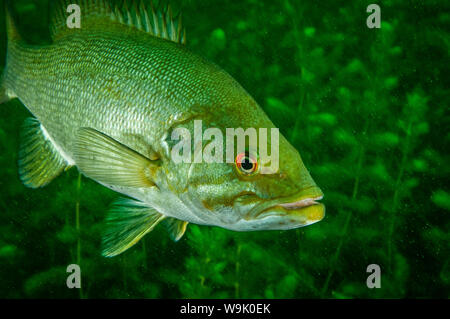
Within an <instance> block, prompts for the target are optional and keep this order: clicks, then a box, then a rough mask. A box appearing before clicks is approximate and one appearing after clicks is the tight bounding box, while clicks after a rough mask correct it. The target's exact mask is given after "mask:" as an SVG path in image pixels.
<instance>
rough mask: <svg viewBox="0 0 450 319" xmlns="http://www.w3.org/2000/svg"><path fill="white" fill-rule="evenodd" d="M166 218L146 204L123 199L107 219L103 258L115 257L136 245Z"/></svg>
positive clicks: (117, 203) (116, 203) (112, 209)
mask: <svg viewBox="0 0 450 319" xmlns="http://www.w3.org/2000/svg"><path fill="white" fill-rule="evenodd" d="M164 218H165V216H164V215H162V214H161V213H158V212H157V211H156V210H155V209H153V208H151V207H149V206H147V205H146V204H145V203H142V202H139V201H136V200H133V199H126V198H121V199H119V200H117V201H116V202H115V203H114V204H113V206H112V208H111V210H110V211H109V212H108V215H107V217H106V229H105V233H104V236H103V243H102V244H103V252H102V254H103V256H105V257H113V256H116V255H119V254H121V253H122V252H124V251H125V250H127V249H128V248H130V247H131V246H133V245H134V244H136V243H137V242H138V241H139V240H140V239H141V238H142V237H143V236H144V235H145V234H147V233H148V232H150V231H152V230H153V228H155V226H156V225H158V223H159V222H160V221H162V220H163V219H164Z"/></svg>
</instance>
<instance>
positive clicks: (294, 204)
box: [275, 195, 323, 210]
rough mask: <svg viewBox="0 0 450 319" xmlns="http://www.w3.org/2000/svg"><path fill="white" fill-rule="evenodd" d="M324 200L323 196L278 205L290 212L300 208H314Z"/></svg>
mask: <svg viewBox="0 0 450 319" xmlns="http://www.w3.org/2000/svg"><path fill="white" fill-rule="evenodd" d="M322 198H323V195H321V196H317V197H308V198H304V199H300V200H297V201H294V202H289V203H283V204H278V205H279V206H281V207H283V208H286V209H288V210H292V209H299V208H303V207H308V206H312V205H318V204H320V203H318V202H316V201H319V200H321V199H322ZM275 206H277V205H275Z"/></svg>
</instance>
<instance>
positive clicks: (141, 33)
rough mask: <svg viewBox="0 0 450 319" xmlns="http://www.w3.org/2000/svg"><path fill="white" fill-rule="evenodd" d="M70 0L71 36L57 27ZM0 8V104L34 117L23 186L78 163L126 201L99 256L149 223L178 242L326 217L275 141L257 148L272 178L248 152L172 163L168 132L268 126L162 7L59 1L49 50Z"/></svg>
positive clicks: (298, 164) (312, 187)
mask: <svg viewBox="0 0 450 319" xmlns="http://www.w3.org/2000/svg"><path fill="white" fill-rule="evenodd" d="M74 2H75V3H78V6H79V8H80V9H81V11H80V13H81V23H80V28H76V27H75V28H69V27H68V23H67V19H68V16H69V14H68V11H67V10H68V5H69V3H74ZM7 11H8V13H7V33H8V52H7V64H6V68H5V71H4V74H3V77H2V84H1V89H0V102H6V101H8V100H10V99H13V98H18V99H19V100H20V101H21V102H22V103H23V104H24V105H25V106H26V107H27V109H28V110H29V111H30V112H31V113H32V114H33V116H34V117H33V118H29V119H27V120H26V121H25V124H24V126H23V128H22V134H21V146H20V151H19V164H18V166H19V174H20V177H21V180H22V181H23V183H24V184H25V185H26V186H29V187H32V188H38V187H43V186H45V185H47V184H48V183H49V182H50V181H51V180H53V179H54V178H55V177H57V176H58V175H59V174H60V173H61V172H62V171H64V170H65V169H67V168H69V167H71V166H76V167H77V168H78V169H79V171H80V172H82V173H83V174H84V175H85V176H87V177H89V178H91V179H93V180H95V181H97V182H98V183H100V184H102V185H104V186H105V187H108V188H110V189H112V190H114V191H116V192H119V193H121V194H123V195H125V196H126V197H124V198H123V199H121V200H118V201H117V202H116V203H114V205H113V206H112V208H111V210H110V211H109V212H108V215H107V217H106V221H107V223H106V227H105V234H104V238H103V255H104V256H115V255H118V254H120V253H122V252H123V251H125V250H126V249H128V248H129V247H131V246H132V245H134V244H135V243H137V242H138V241H139V240H140V239H141V238H142V237H143V236H144V235H145V234H147V233H148V232H150V231H151V230H152V229H153V228H154V227H155V226H156V225H157V224H159V223H162V224H165V225H166V227H167V229H168V231H169V234H170V236H171V237H172V238H173V239H174V240H179V239H180V238H181V237H182V236H183V234H184V233H185V231H186V227H187V224H188V223H195V224H200V225H212V226H219V227H223V228H226V229H231V230H235V231H255V230H271V229H293V228H298V227H302V226H306V225H310V224H312V223H315V222H317V221H320V220H321V219H322V218H323V217H324V214H325V207H324V205H323V204H321V203H318V202H317V201H318V200H320V199H322V197H323V193H322V191H321V190H320V189H319V188H318V187H317V185H316V184H315V182H314V181H313V179H312V178H311V176H310V174H309V172H308V171H307V169H306V168H305V166H304V164H303V162H302V159H301V157H300V154H299V153H298V151H297V150H296V149H295V148H294V147H293V146H292V145H291V144H290V143H289V142H288V141H287V140H286V139H285V138H284V137H283V136H282V135H279V140H277V141H275V140H274V137H273V136H272V135H271V137H270V138H269V139H268V141H267V145H269V146H271V147H272V146H273V145H276V146H277V149H276V150H277V152H278V159H279V160H278V165H277V167H276V169H275V170H273V171H272V172H271V173H270V174H263V173H262V172H263V169H264V167H267V165H269V164H268V163H267V162H265V161H264V158H263V156H260V154H258V150H256V153H255V150H251V151H250V150H249V149H247V148H246V149H245V152H243V153H242V152H241V153H239V154H238V156H236V157H235V160H233V162H229V161H222V162H206V161H192V162H177V161H174V160H173V156H172V151H173V148H174V147H175V146H176V145H177V144H176V143H175V142H176V141H174V140H173V136H174V132H176V131H177V129H184V132H189V133H191V134H192V135H195V134H196V132H195V130H196V128H195V123H196V122H197V123H198V121H201V123H202V126H203V127H208V128H216V129H217V130H218V131H219V132H221V133H223V135H224V136H226V135H227V128H243V129H245V130H246V129H248V128H255V130H257V132H258V138H261V133H260V132H261V131H260V129H261V128H266V129H268V130H271V129H275V126H274V124H273V123H272V122H271V121H270V119H269V118H268V116H267V115H266V114H265V113H264V111H263V110H262V109H261V108H260V106H259V105H258V104H257V103H256V101H255V100H254V99H253V98H252V97H251V96H250V95H249V94H248V93H247V92H246V91H245V89H244V88H242V86H241V85H240V84H238V83H237V82H236V81H235V80H234V79H233V78H232V77H231V76H230V75H229V74H228V73H227V72H225V71H224V70H222V69H221V68H220V67H218V66H217V65H215V64H213V63H211V62H209V61H207V60H206V59H204V58H203V57H201V56H199V55H197V54H195V53H193V52H191V51H190V50H189V49H188V48H187V47H186V46H185V40H186V35H185V32H184V30H183V27H182V25H181V20H180V19H175V18H174V17H173V15H172V13H171V11H170V8H168V9H167V10H155V9H154V8H153V6H152V5H146V4H144V2H141V3H140V4H139V5H136V4H135V3H134V2H133V3H131V5H130V3H127V2H126V1H125V5H123V6H121V7H117V6H113V5H112V4H111V3H110V2H109V1H107V0H97V1H88V0H83V1H78V2H77V1H70V2H68V1H65V2H61V4H60V5H59V6H57V8H56V9H55V12H54V14H53V15H52V28H51V30H52V43H51V44H49V45H40V46H37V45H30V44H27V43H25V42H24V41H23V40H22V39H21V37H20V35H19V33H18V31H17V28H16V27H15V25H14V22H13V19H12V18H11V15H10V14H9V10H7ZM217 130H216V132H217ZM216 142H217V141H216ZM211 143H213V139H212V138H211V139H210V140H207V141H206V142H205V141H203V142H202V145H200V149H201V150H206V149H207V148H208V145H209V146H211V145H210V144H211ZM195 147H198V145H195Z"/></svg>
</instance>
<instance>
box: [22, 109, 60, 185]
mask: <svg viewBox="0 0 450 319" xmlns="http://www.w3.org/2000/svg"><path fill="white" fill-rule="evenodd" d="M20 140H21V142H20V150H19V175H20V179H21V180H22V182H23V183H24V184H25V185H26V186H28V187H32V188H38V187H43V186H45V185H47V184H48V183H50V182H51V181H52V180H53V179H54V178H55V177H56V176H58V175H59V174H60V173H61V172H62V171H63V170H64V168H65V167H67V165H68V163H67V161H66V160H65V159H64V158H63V157H62V156H61V154H60V153H59V152H58V150H57V148H56V147H55V145H54V144H53V142H52V140H51V139H50V137H49V136H48V134H47V133H46V132H45V129H44V128H43V127H42V125H41V123H39V121H38V120H37V119H35V118H31V117H30V118H27V119H26V120H25V122H24V124H23V126H22V131H21V134H20Z"/></svg>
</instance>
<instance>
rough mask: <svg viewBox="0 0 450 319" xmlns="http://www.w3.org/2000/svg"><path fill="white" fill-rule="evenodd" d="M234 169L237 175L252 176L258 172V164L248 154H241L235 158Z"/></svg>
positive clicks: (254, 158)
mask: <svg viewBox="0 0 450 319" xmlns="http://www.w3.org/2000/svg"><path fill="white" fill-rule="evenodd" d="M236 168H237V170H238V172H239V173H241V174H244V175H253V174H254V173H256V172H257V170H258V162H257V160H256V157H255V156H252V155H250V153H249V152H242V153H240V154H238V156H236Z"/></svg>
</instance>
